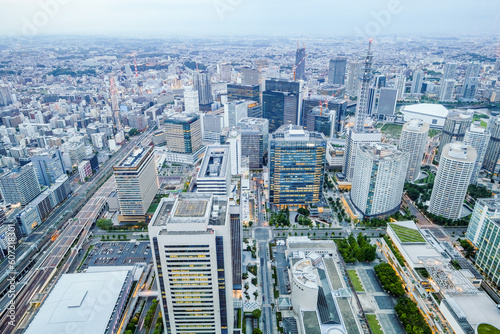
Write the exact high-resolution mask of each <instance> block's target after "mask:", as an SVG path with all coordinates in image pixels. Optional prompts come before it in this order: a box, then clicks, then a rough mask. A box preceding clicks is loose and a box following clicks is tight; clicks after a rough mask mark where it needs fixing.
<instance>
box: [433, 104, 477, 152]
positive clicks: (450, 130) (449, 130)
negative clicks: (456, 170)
mask: <svg viewBox="0 0 500 334" xmlns="http://www.w3.org/2000/svg"><path fill="white" fill-rule="evenodd" d="M473 115H474V113H473V112H470V111H461V110H454V111H450V112H449V113H448V117H447V118H446V121H445V122H444V126H443V132H442V133H441V139H440V141H439V150H438V153H437V155H436V159H437V160H439V159H440V157H441V151H442V149H443V147H444V146H445V145H446V144H449V143H451V142H454V141H463V139H464V136H465V131H467V129H468V128H469V127H470V125H471V123H472V118H473Z"/></svg>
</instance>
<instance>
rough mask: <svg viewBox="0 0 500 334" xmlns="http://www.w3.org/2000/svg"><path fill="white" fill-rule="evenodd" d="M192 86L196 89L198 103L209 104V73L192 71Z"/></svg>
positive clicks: (210, 99)
mask: <svg viewBox="0 0 500 334" xmlns="http://www.w3.org/2000/svg"><path fill="white" fill-rule="evenodd" d="M193 87H194V90H197V91H198V101H199V103H200V105H205V106H206V105H209V104H211V103H212V102H213V97H212V82H211V80H210V75H209V74H208V73H207V72H204V71H195V72H193Z"/></svg>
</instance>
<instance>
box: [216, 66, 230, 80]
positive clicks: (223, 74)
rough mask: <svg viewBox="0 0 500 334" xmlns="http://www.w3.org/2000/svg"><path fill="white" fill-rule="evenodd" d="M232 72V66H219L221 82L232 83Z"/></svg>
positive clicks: (218, 72) (218, 71)
mask: <svg viewBox="0 0 500 334" xmlns="http://www.w3.org/2000/svg"><path fill="white" fill-rule="evenodd" d="M232 71H233V67H232V66H231V64H217V74H218V75H219V80H220V81H224V82H231V73H232Z"/></svg>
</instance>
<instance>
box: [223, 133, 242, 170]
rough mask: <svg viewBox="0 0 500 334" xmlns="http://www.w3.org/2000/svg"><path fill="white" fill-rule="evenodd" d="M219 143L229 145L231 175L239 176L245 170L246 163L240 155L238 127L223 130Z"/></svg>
mask: <svg viewBox="0 0 500 334" xmlns="http://www.w3.org/2000/svg"><path fill="white" fill-rule="evenodd" d="M221 143H224V144H227V145H229V151H230V153H229V156H230V157H231V174H232V175H241V174H243V170H244V169H247V166H246V161H243V160H244V159H243V156H242V154H241V146H242V145H241V131H240V128H239V127H234V128H225V129H224V130H223V132H222V135H221Z"/></svg>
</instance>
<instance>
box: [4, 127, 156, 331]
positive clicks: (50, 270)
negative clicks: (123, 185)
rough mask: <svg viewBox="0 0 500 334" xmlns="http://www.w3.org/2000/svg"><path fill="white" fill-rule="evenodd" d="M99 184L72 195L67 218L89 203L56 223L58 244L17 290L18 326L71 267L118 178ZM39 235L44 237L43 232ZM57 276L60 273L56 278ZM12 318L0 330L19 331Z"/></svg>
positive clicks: (108, 168) (104, 171) (105, 169)
mask: <svg viewBox="0 0 500 334" xmlns="http://www.w3.org/2000/svg"><path fill="white" fill-rule="evenodd" d="M153 130H154V127H153V126H152V127H150V128H149V129H148V131H146V132H145V133H143V134H142V135H141V136H139V137H136V138H135V139H134V140H132V141H130V142H128V143H126V144H125V145H124V146H123V147H122V149H121V150H120V152H119V153H117V154H115V155H114V156H113V157H112V158H111V159H109V160H108V161H107V162H106V163H105V164H103V166H102V167H101V169H100V170H99V171H98V172H97V173H96V176H95V179H97V180H99V181H101V180H105V179H106V178H105V176H107V175H108V174H109V175H110V173H111V172H112V167H113V165H115V164H116V163H117V162H118V160H120V159H122V158H123V157H124V156H125V155H126V154H128V153H129V151H130V150H131V149H132V148H133V146H135V145H136V144H137V143H138V142H143V141H144V140H145V139H146V140H147V138H149V135H150V134H151V132H152V131H153ZM99 181H98V183H99ZM98 183H92V182H87V183H85V184H83V185H82V186H81V187H79V188H78V190H77V191H78V192H77V193H75V195H74V196H73V197H71V198H70V200H67V201H66V205H65V206H64V207H65V208H68V209H69V210H67V211H68V212H67V213H66V214H65V215H64V218H65V217H67V216H68V215H69V216H70V217H71V216H74V215H75V213H76V212H78V211H79V210H80V208H82V206H83V204H85V205H84V206H83V208H82V209H81V211H80V213H79V214H78V215H77V216H76V218H75V219H74V220H70V221H67V222H66V221H65V220H63V222H62V223H61V224H60V225H57V223H54V226H57V227H60V226H62V228H61V229H60V231H61V232H60V236H59V237H58V238H57V240H56V241H55V242H54V243H52V244H49V247H48V249H47V252H46V255H44V256H42V257H40V260H39V261H38V264H37V265H36V266H34V267H33V269H32V271H31V273H29V274H28V275H27V277H29V280H26V283H25V284H24V285H22V286H21V287H20V288H19V290H17V295H16V296H15V297H14V298H15V305H16V322H17V327H16V328H19V329H20V330H22V329H23V328H24V327H25V326H26V325H27V324H28V323H29V320H30V317H31V316H32V315H33V313H32V312H29V313H27V311H28V310H29V309H30V307H31V300H32V298H33V297H34V296H35V295H36V294H38V293H41V292H45V293H48V292H49V291H50V289H51V288H52V286H53V284H54V283H55V282H56V281H57V279H58V278H59V277H60V275H62V274H63V273H65V272H66V271H67V270H68V269H69V266H70V265H71V262H72V261H73V259H74V258H75V257H76V255H77V253H78V249H79V248H80V247H81V245H82V243H83V242H85V240H86V237H87V234H88V232H89V229H90V227H91V226H92V223H93V222H94V221H95V219H97V217H98V216H99V215H100V214H101V210H102V208H103V207H104V204H105V202H106V200H105V198H106V197H107V196H108V195H109V194H110V193H111V191H113V190H114V188H115V186H114V178H110V179H109V180H107V181H106V183H105V184H104V185H103V186H102V187H101V188H100V189H99V190H97V188H98V185H99V184H98ZM95 191H97V192H96V193H95V195H94V194H93V193H94V192H95ZM91 196H92V197H91ZM89 199H90V200H89ZM56 217H57V216H56ZM44 225H45V226H46V228H47V229H49V228H51V227H53V226H50V225H48V224H44ZM42 226H43V225H42ZM47 232H48V230H47ZM39 238H42V234H41V235H40V237H39ZM77 238H79V239H78V241H77V244H76V246H75V247H73V249H72V251H71V253H70V254H69V256H68V258H67V262H66V264H64V265H62V267H61V270H60V271H59V272H58V273H57V269H58V267H59V266H60V265H61V261H62V260H63V259H64V258H65V256H66V254H67V252H68V251H69V250H70V248H71V246H72V245H73V243H74V242H75V241H76V240H77ZM49 240H50V239H49V238H45V239H44V240H43V241H44V242H46V243H48V242H49ZM44 246H45V245H43V244H42V245H40V247H44ZM56 273H57V275H56ZM54 275H56V276H55V277H54ZM18 287H19V286H18ZM47 287H48V289H47V291H44V290H45V288H47ZM7 297H8V296H5V297H4V300H2V303H4V304H3V305H4V308H3V310H2V312H4V311H5V305H7V303H6V298H7ZM25 316H26V318H25ZM8 321H9V319H8V318H7V317H2V319H1V320H0V333H15V331H14V330H13V329H12V328H11V327H9V325H8Z"/></svg>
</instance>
